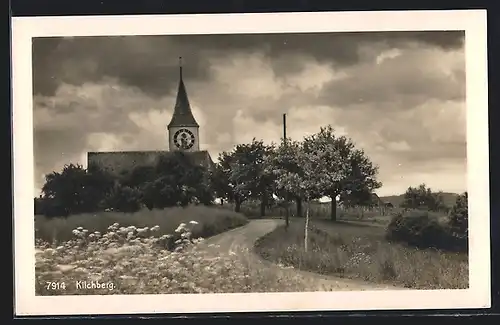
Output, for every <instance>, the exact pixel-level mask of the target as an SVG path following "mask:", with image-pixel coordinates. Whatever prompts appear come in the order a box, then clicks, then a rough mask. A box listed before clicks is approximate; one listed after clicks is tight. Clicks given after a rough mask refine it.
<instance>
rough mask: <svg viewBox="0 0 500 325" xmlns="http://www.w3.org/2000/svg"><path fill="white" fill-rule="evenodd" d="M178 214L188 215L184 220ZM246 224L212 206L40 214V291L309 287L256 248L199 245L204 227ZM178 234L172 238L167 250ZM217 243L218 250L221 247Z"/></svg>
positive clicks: (219, 228)
mask: <svg viewBox="0 0 500 325" xmlns="http://www.w3.org/2000/svg"><path fill="white" fill-rule="evenodd" d="M117 220H118V221H121V223H118V222H117ZM179 220H181V221H183V222H181V223H180V224H178V223H177V222H178V221H179ZM196 220H198V221H196ZM109 223H111V224H110V225H108V224H109ZM155 223H157V224H155ZM245 223H246V218H244V217H243V216H242V215H240V214H237V213H228V211H226V210H221V209H214V208H206V207H191V208H186V209H185V210H182V209H177V208H174V209H166V210H165V211H150V212H138V213H134V214H128V215H126V214H124V215H120V214H115V213H112V212H107V213H105V214H103V215H101V216H99V215H96V216H93V215H92V216H87V215H77V216H70V217H69V218H68V219H66V220H64V219H50V220H47V219H43V218H39V219H38V220H37V227H38V232H37V234H38V238H37V240H36V246H35V251H36V272H35V273H36V279H37V281H36V291H35V292H36V294H37V295H79V294H158V293H164V294H168V293H229V292H270V291H271V292H272V291H303V290H306V289H307V287H306V285H307V284H306V283H304V281H302V280H301V279H300V278H299V277H294V276H293V275H290V274H287V275H285V274H279V273H276V272H275V271H273V270H270V269H265V268H264V269H263V268H261V267H259V266H256V265H255V264H254V263H252V261H251V258H250V256H251V255H253V252H251V251H248V250H245V249H240V250H236V251H235V252H234V253H233V254H229V255H223V254H209V253H208V251H207V250H205V249H200V247H203V245H204V244H205V240H204V239H203V238H201V237H198V236H199V234H201V233H205V235H207V236H209V234H212V235H213V234H215V233H217V232H222V231H224V230H228V229H230V228H231V227H233V228H234V227H237V226H241V225H243V224H245ZM131 224H135V225H138V226H133V225H131ZM204 225H205V226H204ZM51 227H54V228H53V229H54V231H52V232H51V231H50V229H51ZM87 227H88V228H87ZM72 228H73V229H72ZM96 229H99V230H96ZM196 229H198V230H196ZM202 229H209V230H207V231H205V232H203V231H202ZM68 232H69V234H68ZM47 240H50V241H47ZM172 240H173V245H172V246H171V247H169V249H167V246H168V243H169V242H170V243H172ZM210 246H211V244H209V245H208V247H210ZM214 249H215V251H216V252H217V247H214Z"/></svg>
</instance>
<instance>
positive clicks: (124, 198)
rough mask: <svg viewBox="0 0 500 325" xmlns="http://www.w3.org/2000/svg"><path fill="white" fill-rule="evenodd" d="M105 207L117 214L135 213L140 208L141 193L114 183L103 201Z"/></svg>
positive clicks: (135, 189)
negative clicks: (117, 212)
mask: <svg viewBox="0 0 500 325" xmlns="http://www.w3.org/2000/svg"><path fill="white" fill-rule="evenodd" d="M104 202H105V206H106V207H107V208H112V209H113V210H114V211H119V212H136V211H138V210H139V209H140V208H141V193H140V191H139V190H138V189H137V188H132V187H130V186H126V185H122V184H120V183H119V182H116V183H115V185H114V186H113V189H112V190H111V192H110V193H109V194H108V195H107V196H106V198H105V199H104Z"/></svg>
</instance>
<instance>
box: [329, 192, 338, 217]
mask: <svg viewBox="0 0 500 325" xmlns="http://www.w3.org/2000/svg"><path fill="white" fill-rule="evenodd" d="M330 198H331V199H332V203H331V204H332V208H331V211H330V219H331V220H332V221H337V198H336V197H335V196H331V197H330Z"/></svg>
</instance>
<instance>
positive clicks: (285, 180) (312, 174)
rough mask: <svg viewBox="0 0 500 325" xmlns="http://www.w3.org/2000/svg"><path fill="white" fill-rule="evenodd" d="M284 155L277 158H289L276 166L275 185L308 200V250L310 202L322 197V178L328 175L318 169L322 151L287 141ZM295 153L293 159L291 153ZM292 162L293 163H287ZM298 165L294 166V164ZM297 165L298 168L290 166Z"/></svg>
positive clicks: (279, 189)
mask: <svg viewBox="0 0 500 325" xmlns="http://www.w3.org/2000/svg"><path fill="white" fill-rule="evenodd" d="M281 150H283V153H288V154H283V155H281V156H280V155H277V156H276V157H275V158H276V159H282V158H284V157H285V158H287V160H282V163H283V165H281V164H280V163H279V162H278V163H277V162H276V161H274V163H275V164H276V165H275V166H276V167H277V168H276V169H275V170H274V175H275V177H276V178H275V184H276V185H275V187H276V189H278V191H282V192H285V193H293V194H294V195H296V196H297V197H300V198H301V199H303V200H304V201H305V202H306V222H305V227H304V250H305V251H306V252H307V251H308V242H309V240H308V232H309V211H310V202H311V201H312V200H314V199H318V198H319V197H320V184H321V182H322V179H324V178H325V177H326V175H325V174H324V172H323V170H322V169H318V166H319V165H320V164H321V161H320V160H321V152H318V151H307V150H304V146H303V145H300V144H299V143H297V142H291V141H287V143H286V144H284V145H283V146H282V147H281ZM290 153H293V154H294V158H293V160H292V159H291V158H292V157H291V156H290V155H289V154H290ZM287 163H291V164H287ZM295 163H296V165H295V166H294V164H295ZM290 167H297V168H295V169H294V168H290Z"/></svg>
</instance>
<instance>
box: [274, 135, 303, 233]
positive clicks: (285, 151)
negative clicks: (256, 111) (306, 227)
mask: <svg viewBox="0 0 500 325" xmlns="http://www.w3.org/2000/svg"><path fill="white" fill-rule="evenodd" d="M301 151H302V144H301V143H300V142H298V141H292V140H291V139H287V140H286V141H283V142H282V143H281V144H280V145H279V146H277V147H275V149H274V150H273V151H272V152H271V154H270V155H269V156H268V157H267V159H266V168H267V172H269V173H272V174H273V175H274V178H275V179H274V182H273V185H272V186H273V192H274V193H275V194H276V196H278V197H279V198H281V199H284V200H285V201H286V205H287V206H286V207H285V208H286V209H287V212H288V199H294V200H295V201H296V203H297V215H298V216H299V217H300V216H302V200H303V196H302V195H301V193H300V191H299V188H300V187H299V186H298V185H297V184H295V185H292V184H291V183H289V182H287V179H288V178H290V177H295V176H293V175H296V177H298V178H300V179H302V178H304V170H303V166H302V161H301V160H300V157H301V156H300V152H301ZM286 216H287V219H286V225H287V227H288V222H289V220H288V213H287V214H286Z"/></svg>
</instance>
